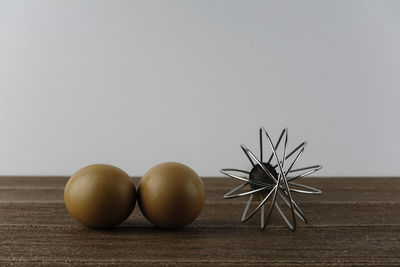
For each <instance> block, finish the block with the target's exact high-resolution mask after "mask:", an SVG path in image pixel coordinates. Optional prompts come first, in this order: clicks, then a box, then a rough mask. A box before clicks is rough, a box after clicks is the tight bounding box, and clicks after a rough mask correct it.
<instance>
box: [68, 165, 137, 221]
mask: <svg viewBox="0 0 400 267" xmlns="http://www.w3.org/2000/svg"><path fill="white" fill-rule="evenodd" d="M64 202H65V206H66V207H67V210H68V212H69V213H70V214H71V216H72V217H74V218H75V219H76V220H77V221H79V222H80V223H82V224H84V225H86V226H87V227H89V228H94V229H108V228H112V227H114V226H116V225H118V224H119V223H121V222H123V221H124V220H125V219H126V218H128V217H129V215H130V214H131V213H132V210H133V208H134V207H135V204H136V189H135V185H134V184H133V182H132V180H131V179H130V177H129V175H128V174H127V173H126V172H124V171H123V170H121V169H120V168H117V167H114V166H111V165H106V164H94V165H89V166H87V167H84V168H82V169H80V170H79V171H77V172H76V173H75V174H74V175H72V176H71V178H70V179H69V180H68V182H67V185H66V186H65V190H64Z"/></svg>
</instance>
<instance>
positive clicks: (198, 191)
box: [138, 162, 205, 229]
mask: <svg viewBox="0 0 400 267" xmlns="http://www.w3.org/2000/svg"><path fill="white" fill-rule="evenodd" d="M204 200H205V194H204V185H203V181H202V180H201V179H200V177H199V176H198V175H197V174H196V173H195V172H194V171H193V170H192V169H191V168H189V167H188V166H185V165H183V164H180V163H176V162H166V163H161V164H159V165H156V166H154V167H153V168H151V169H150V170H148V171H147V173H146V174H145V175H144V176H143V178H142V179H141V180H140V184H139V187H138V202H139V207H140V209H141V211H142V213H143V215H144V216H145V217H146V218H147V219H148V220H149V221H150V222H151V223H152V224H154V225H155V226H158V227H160V228H164V229H178V228H183V227H185V226H186V225H188V224H190V223H191V222H192V221H194V220H195V219H196V218H197V216H198V215H199V214H200V212H201V210H202V208H203V205H204Z"/></svg>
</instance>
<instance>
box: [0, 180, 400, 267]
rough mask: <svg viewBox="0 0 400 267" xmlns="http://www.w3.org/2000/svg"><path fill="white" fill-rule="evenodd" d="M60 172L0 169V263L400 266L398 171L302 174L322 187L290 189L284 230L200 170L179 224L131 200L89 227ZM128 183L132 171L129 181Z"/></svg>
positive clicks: (222, 182)
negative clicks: (248, 215)
mask: <svg viewBox="0 0 400 267" xmlns="http://www.w3.org/2000/svg"><path fill="white" fill-rule="evenodd" d="M66 181H67V178H66V177H0V266H37V265H40V266H44V265H45V266H70V265H76V266H81V265H85V266H99V265H103V266H104V265H105V266H110V265H116V266H120V265H139V266H152V265H187V266H197V265H209V266H218V265H229V266H243V265H252V266H257V265H259V266H268V265H285V266H286V265H360V266H365V265H373V266H400V178H305V179H302V180H301V182H302V183H303V184H308V185H312V186H315V187H317V188H319V189H321V190H322V191H323V194H322V195H320V196H304V195H295V196H294V197H295V200H296V202H297V203H298V204H299V205H300V207H301V208H302V210H303V212H304V213H305V215H306V217H307V219H308V220H309V223H308V224H303V223H301V222H300V221H298V228H297V230H296V231H295V232H292V231H290V230H289V229H288V228H287V227H286V226H285V225H284V222H283V221H282V219H281V218H280V216H279V214H278V213H277V212H276V211H274V213H273V216H272V219H271V222H270V224H269V225H268V227H267V229H266V230H265V231H260V230H259V220H260V217H259V214H257V216H254V217H253V218H252V219H251V220H249V221H248V222H246V223H242V222H240V217H241V214H242V211H243V208H244V206H245V204H246V201H247V199H246V198H238V199H230V200H224V199H223V197H222V196H223V195H224V193H226V192H227V191H229V190H230V189H232V188H233V187H234V186H236V185H238V183H237V182H236V181H234V180H233V179H227V178H219V179H212V178H204V179H203V181H204V183H205V189H206V195H207V197H206V204H205V207H204V209H203V211H202V213H201V214H200V216H199V217H198V219H197V220H196V221H195V222H193V223H192V224H191V225H189V226H188V227H187V228H185V229H183V230H180V231H165V230H160V229H156V228H154V227H153V226H151V225H150V224H149V223H148V222H147V221H146V220H145V219H144V218H143V216H142V215H141V213H140V210H139V209H138V207H136V208H135V210H134V212H133V214H132V215H131V217H130V218H128V219H127V220H126V221H125V222H123V223H122V224H121V225H120V226H118V227H117V228H115V229H113V230H109V231H94V230H89V229H87V228H85V227H84V226H82V225H80V224H79V223H77V222H76V221H74V220H73V219H72V218H71V216H70V215H69V214H68V212H67V210H66V209H65V206H64V202H63V190H64V186H65V183H66ZM134 181H135V184H137V183H138V179H137V178H135V179H134Z"/></svg>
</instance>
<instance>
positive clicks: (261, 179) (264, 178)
mask: <svg viewBox="0 0 400 267" xmlns="http://www.w3.org/2000/svg"><path fill="white" fill-rule="evenodd" d="M262 164H263V166H264V167H265V168H266V169H267V170H268V171H269V172H270V173H271V174H272V176H273V177H274V178H275V180H278V173H277V172H276V170H275V168H274V167H273V166H272V165H271V164H269V163H266V162H263V163H262ZM249 180H250V181H252V182H256V183H262V184H265V185H275V184H276V182H275V181H274V180H273V179H272V178H271V177H270V176H269V175H268V174H267V173H266V172H265V171H264V170H263V168H261V166H260V165H259V164H257V165H255V166H254V167H253V168H252V169H251V171H250V175H249ZM250 186H251V188H252V189H258V188H261V187H263V186H262V185H257V184H253V183H250ZM271 189H272V187H271ZM271 189H265V192H269V191H270V190H271ZM263 191H264V190H263Z"/></svg>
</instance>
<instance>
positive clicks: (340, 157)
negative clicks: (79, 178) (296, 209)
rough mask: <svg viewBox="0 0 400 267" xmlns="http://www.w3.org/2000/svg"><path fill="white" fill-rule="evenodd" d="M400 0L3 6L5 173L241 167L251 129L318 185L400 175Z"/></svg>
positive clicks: (1, 134) (0, 94) (0, 77)
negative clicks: (295, 153)
mask: <svg viewBox="0 0 400 267" xmlns="http://www.w3.org/2000/svg"><path fill="white" fill-rule="evenodd" d="M399 48H400V1H348V0H346V1H206V0H203V1H186V0H184V1H69V0H61V1H28V0H27V1H0V174H1V175H7V174H12V175H28V174H31V175H32V174H40V175H53V174H54V175H62V174H65V175H69V174H71V173H73V172H74V171H75V170H77V169H79V168H80V167H82V166H84V165H86V164H89V163H96V162H103V163H110V164H114V165H117V166H119V167H121V168H123V169H124V170H126V171H127V172H128V173H129V174H131V175H142V174H143V173H144V172H145V171H146V170H147V169H148V168H150V167H151V166H153V165H154V164H157V163H159V162H163V161H180V162H183V163H185V164H188V165H189V166H191V167H192V168H193V169H194V170H196V171H197V172H198V173H199V174H200V175H218V169H219V168H222V167H237V168H248V167H249V163H248V162H247V160H246V158H245V156H244V154H243V153H242V151H241V149H240V147H239V145H240V144H241V143H243V144H246V145H248V147H249V148H251V149H253V150H254V151H255V152H257V151H258V148H257V144H258V139H257V138H258V137H257V134H258V132H257V131H258V127H259V126H265V127H266V128H267V129H268V130H269V131H270V132H271V134H272V136H273V137H274V138H277V135H278V134H279V132H280V130H281V129H282V128H283V127H285V126H287V127H288V128H289V144H290V146H289V147H291V148H293V147H295V146H296V145H298V143H300V142H301V141H303V140H308V141H309V145H308V147H307V149H306V152H305V154H304V158H303V159H302V160H301V161H300V162H299V166H301V165H307V164H313V163H321V164H323V165H324V169H323V170H322V171H321V172H320V173H319V174H320V175H352V176H357V175H399V173H400V164H399V163H398V161H399V156H398V150H399V146H400V139H399V137H400V125H399V120H398V115H399V111H400V108H399V106H398V102H399V99H400V88H399V85H400V50H399Z"/></svg>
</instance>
